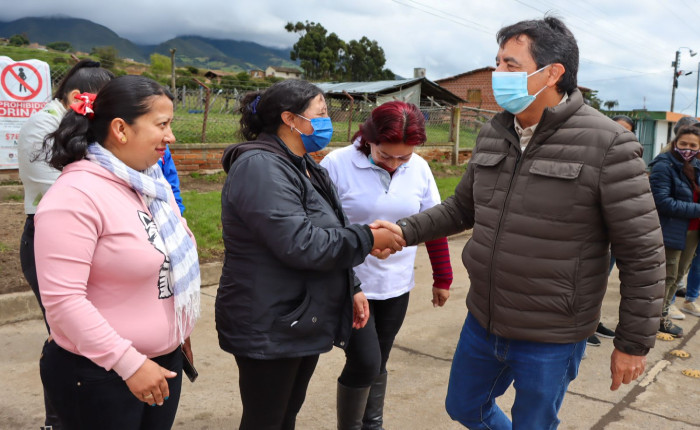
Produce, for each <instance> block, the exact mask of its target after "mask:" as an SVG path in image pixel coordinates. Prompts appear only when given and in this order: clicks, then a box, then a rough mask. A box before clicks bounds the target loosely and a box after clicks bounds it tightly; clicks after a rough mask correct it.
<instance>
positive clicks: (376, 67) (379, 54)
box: [341, 36, 394, 81]
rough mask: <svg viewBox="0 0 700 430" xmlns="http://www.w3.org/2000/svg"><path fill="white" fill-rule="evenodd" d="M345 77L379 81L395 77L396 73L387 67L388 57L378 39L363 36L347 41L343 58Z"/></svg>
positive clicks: (351, 79) (355, 79)
mask: <svg viewBox="0 0 700 430" xmlns="http://www.w3.org/2000/svg"><path fill="white" fill-rule="evenodd" d="M341 64H342V70H343V77H344V78H345V79H347V80H350V81H378V80H382V79H394V73H393V72H392V71H391V70H389V69H385V68H384V65H385V64H386V57H385V56H384V49H382V48H381V47H380V46H379V44H378V43H377V41H376V40H369V39H368V38H367V37H364V36H363V37H362V38H361V39H360V40H359V41H358V40H351V41H350V42H348V43H347V50H346V51H345V53H344V55H343V56H342V58H341Z"/></svg>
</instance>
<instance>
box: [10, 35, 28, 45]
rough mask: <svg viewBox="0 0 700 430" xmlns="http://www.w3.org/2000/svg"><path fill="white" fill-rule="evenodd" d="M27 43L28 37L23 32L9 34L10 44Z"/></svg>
mask: <svg viewBox="0 0 700 430" xmlns="http://www.w3.org/2000/svg"><path fill="white" fill-rule="evenodd" d="M24 45H29V38H28V37H27V35H25V34H14V35H12V36H10V46H24Z"/></svg>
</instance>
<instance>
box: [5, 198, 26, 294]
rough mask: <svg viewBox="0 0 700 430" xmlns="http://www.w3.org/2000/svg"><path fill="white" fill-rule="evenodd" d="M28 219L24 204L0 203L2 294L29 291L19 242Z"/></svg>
mask: <svg viewBox="0 0 700 430" xmlns="http://www.w3.org/2000/svg"><path fill="white" fill-rule="evenodd" d="M26 217H27V216H26V215H25V214H24V204H22V203H17V202H8V203H0V219H1V220H2V228H0V294H4V293H13V292H17V291H28V290H29V285H28V284H27V282H26V281H25V280H24V275H22V267H21V266H20V263H19V240H20V237H22V230H23V229H24V220H25V219H26Z"/></svg>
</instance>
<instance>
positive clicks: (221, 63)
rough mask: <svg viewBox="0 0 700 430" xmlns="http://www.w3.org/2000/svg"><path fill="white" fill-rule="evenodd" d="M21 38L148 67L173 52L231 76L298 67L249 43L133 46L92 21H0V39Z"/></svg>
mask: <svg viewBox="0 0 700 430" xmlns="http://www.w3.org/2000/svg"><path fill="white" fill-rule="evenodd" d="M14 34H25V35H26V36H27V37H28V38H29V41H30V42H32V43H33V42H36V43H39V44H41V45H46V44H48V43H51V42H69V43H70V44H71V45H72V46H73V49H74V50H76V51H82V52H90V51H91V50H92V48H94V47H99V46H113V47H114V48H115V49H117V51H118V53H119V57H121V58H131V59H134V60H136V61H139V62H144V63H148V62H149V57H150V55H151V54H153V53H158V54H162V55H167V56H170V49H171V48H175V49H176V51H175V60H176V63H179V64H182V65H191V66H195V67H201V68H210V69H222V70H228V71H232V72H236V71H245V70H249V69H253V68H257V69H263V70H264V69H266V68H267V67H268V66H287V67H290V66H291V67H295V66H298V65H297V63H296V62H293V61H291V60H290V59H289V52H290V50H291V48H290V49H279V48H271V47H267V46H264V45H260V44H258V43H255V42H252V41H242V40H233V39H213V38H207V37H204V36H198V35H182V36H178V37H175V38H172V39H169V40H166V41H164V42H162V43H159V44H156V45H153V44H150V45H149V44H143V45H140V44H136V43H134V42H131V41H130V40H128V39H126V38H123V37H120V36H119V35H118V34H117V33H116V32H114V31H112V30H111V29H109V28H108V27H106V26H104V25H101V24H97V23H95V22H93V21H90V20H87V19H83V18H74V17H68V16H63V15H54V16H47V17H26V18H20V19H16V20H14V21H6V22H2V21H0V37H6V38H9V37H10V36H12V35H14Z"/></svg>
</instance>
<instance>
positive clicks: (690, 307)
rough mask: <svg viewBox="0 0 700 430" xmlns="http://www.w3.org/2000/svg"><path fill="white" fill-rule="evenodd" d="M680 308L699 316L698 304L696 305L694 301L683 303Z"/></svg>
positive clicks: (699, 308)
mask: <svg viewBox="0 0 700 430" xmlns="http://www.w3.org/2000/svg"><path fill="white" fill-rule="evenodd" d="M681 310H682V311H683V312H685V313H687V314H690V315H695V316H696V317H700V306H698V305H696V304H695V302H685V303H683V305H681Z"/></svg>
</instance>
